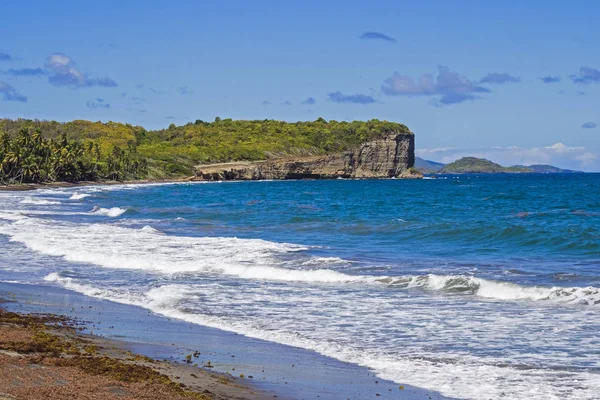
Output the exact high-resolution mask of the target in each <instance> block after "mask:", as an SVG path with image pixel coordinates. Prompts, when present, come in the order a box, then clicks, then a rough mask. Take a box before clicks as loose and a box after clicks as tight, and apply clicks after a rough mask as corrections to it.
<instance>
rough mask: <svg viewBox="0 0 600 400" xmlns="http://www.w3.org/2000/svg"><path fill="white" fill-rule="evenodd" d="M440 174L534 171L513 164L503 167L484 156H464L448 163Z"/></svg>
mask: <svg viewBox="0 0 600 400" xmlns="http://www.w3.org/2000/svg"><path fill="white" fill-rule="evenodd" d="M438 172H439V173H440V174H469V173H487V174H496V173H518V172H532V171H531V170H530V169H528V168H527V167H522V166H513V167H503V166H502V165H500V164H496V163H494V162H491V161H490V160H486V159H484V158H476V157H463V158H461V159H459V160H456V161H454V162H452V163H450V164H446V165H445V166H444V167H443V168H441V169H440V170H439V171H438Z"/></svg>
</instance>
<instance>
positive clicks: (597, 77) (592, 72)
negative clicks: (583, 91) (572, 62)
mask: <svg viewBox="0 0 600 400" xmlns="http://www.w3.org/2000/svg"><path fill="white" fill-rule="evenodd" d="M570 78H571V80H572V81H573V82H575V83H581V84H584V85H587V84H589V83H599V82H600V70H597V69H595V68H590V67H585V66H584V67H581V68H579V72H577V73H576V74H573V75H571V76H570Z"/></svg>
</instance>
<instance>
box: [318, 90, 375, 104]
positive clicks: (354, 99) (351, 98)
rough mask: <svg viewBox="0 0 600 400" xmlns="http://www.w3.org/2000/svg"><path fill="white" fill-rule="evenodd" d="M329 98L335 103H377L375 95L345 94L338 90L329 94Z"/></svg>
mask: <svg viewBox="0 0 600 400" xmlns="http://www.w3.org/2000/svg"><path fill="white" fill-rule="evenodd" d="M327 99H328V100H329V101H333V102H334V103H355V104H371V103H375V99H374V98H373V96H369V95H366V94H360V93H359V94H349V95H345V94H342V92H340V91H337V92H333V93H328V94H327Z"/></svg>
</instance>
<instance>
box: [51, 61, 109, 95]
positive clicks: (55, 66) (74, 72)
mask: <svg viewBox="0 0 600 400" xmlns="http://www.w3.org/2000/svg"><path fill="white" fill-rule="evenodd" d="M46 70H47V71H48V72H49V75H50V76H49V77H48V81H49V82H50V83H51V84H53V85H55V86H66V87H71V88H78V87H89V86H103V87H115V86H117V82H115V81H113V80H112V79H110V78H100V79H91V78H88V77H87V75H86V74H84V73H83V72H81V70H79V68H78V67H77V65H76V64H75V61H73V59H71V58H70V57H69V56H67V55H65V54H62V53H54V54H52V55H51V56H50V57H48V60H47V61H46Z"/></svg>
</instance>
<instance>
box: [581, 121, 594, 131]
mask: <svg viewBox="0 0 600 400" xmlns="http://www.w3.org/2000/svg"><path fill="white" fill-rule="evenodd" d="M597 126H598V125H596V123H595V122H591V121H590V122H586V123H585V124H583V125H581V127H582V128H583V129H596V127H597Z"/></svg>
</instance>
